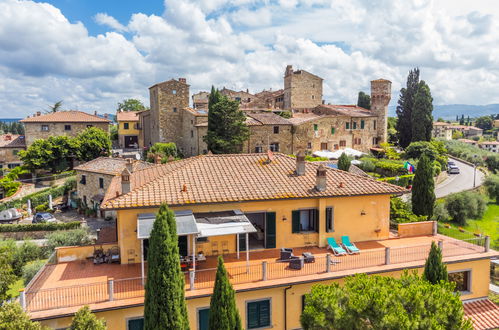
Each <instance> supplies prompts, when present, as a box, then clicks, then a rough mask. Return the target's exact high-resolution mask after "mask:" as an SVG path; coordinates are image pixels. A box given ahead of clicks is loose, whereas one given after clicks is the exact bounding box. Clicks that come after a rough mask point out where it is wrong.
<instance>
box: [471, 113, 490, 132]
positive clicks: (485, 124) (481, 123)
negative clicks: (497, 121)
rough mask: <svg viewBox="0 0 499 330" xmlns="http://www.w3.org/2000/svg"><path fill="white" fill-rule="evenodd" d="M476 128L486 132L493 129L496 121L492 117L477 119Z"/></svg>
mask: <svg viewBox="0 0 499 330" xmlns="http://www.w3.org/2000/svg"><path fill="white" fill-rule="evenodd" d="M475 126H476V127H478V128H481V129H484V130H488V129H492V127H493V126H494V121H493V120H492V117H491V116H482V117H478V118H477V119H475Z"/></svg>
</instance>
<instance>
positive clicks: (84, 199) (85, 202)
mask: <svg viewBox="0 0 499 330" xmlns="http://www.w3.org/2000/svg"><path fill="white" fill-rule="evenodd" d="M83 205H85V206H87V196H83Z"/></svg>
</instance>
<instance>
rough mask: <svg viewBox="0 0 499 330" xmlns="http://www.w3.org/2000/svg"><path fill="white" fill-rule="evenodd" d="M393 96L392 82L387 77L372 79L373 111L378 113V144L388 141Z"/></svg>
mask: <svg viewBox="0 0 499 330" xmlns="http://www.w3.org/2000/svg"><path fill="white" fill-rule="evenodd" d="M391 98H392V82H391V81H390V80H386V79H377V80H373V81H371V111H372V112H374V113H375V114H376V116H377V117H378V119H377V120H376V130H377V135H378V136H377V139H376V140H377V144H380V143H383V142H386V141H387V135H388V133H387V131H388V127H387V125H388V103H390V99H391Z"/></svg>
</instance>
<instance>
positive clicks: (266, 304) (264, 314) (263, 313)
mask: <svg viewBox="0 0 499 330" xmlns="http://www.w3.org/2000/svg"><path fill="white" fill-rule="evenodd" d="M259 305H260V306H259V307H260V311H259V312H260V313H259V314H260V315H259V319H260V327H261V328H263V327H268V326H270V300H263V301H260V304H259Z"/></svg>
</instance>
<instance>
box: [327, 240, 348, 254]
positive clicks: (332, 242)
mask: <svg viewBox="0 0 499 330" xmlns="http://www.w3.org/2000/svg"><path fill="white" fill-rule="evenodd" d="M327 244H328V245H329V247H330V248H331V250H333V254H334V255H335V256H344V255H346V254H347V251H345V249H343V248H342V247H341V246H339V245H338V243H336V241H335V240H334V238H332V237H328V239H327Z"/></svg>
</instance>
